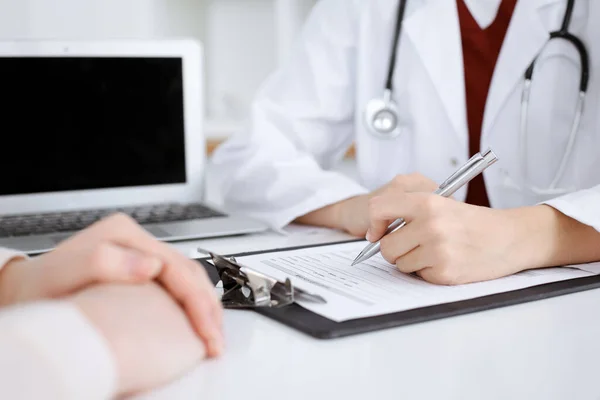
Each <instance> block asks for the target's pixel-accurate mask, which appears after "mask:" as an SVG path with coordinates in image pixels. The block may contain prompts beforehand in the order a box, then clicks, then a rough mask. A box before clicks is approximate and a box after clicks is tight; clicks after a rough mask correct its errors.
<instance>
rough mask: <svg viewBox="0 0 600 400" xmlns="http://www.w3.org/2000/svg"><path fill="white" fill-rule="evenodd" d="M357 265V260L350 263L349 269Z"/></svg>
mask: <svg viewBox="0 0 600 400" xmlns="http://www.w3.org/2000/svg"><path fill="white" fill-rule="evenodd" d="M358 263H359V260H358V259H356V260H354V261H352V264H351V265H350V266H351V267H354V266H355V265H356V264H358Z"/></svg>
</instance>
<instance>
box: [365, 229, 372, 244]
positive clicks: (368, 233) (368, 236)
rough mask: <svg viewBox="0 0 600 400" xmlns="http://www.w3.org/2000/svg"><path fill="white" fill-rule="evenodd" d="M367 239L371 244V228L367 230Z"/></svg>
mask: <svg viewBox="0 0 600 400" xmlns="http://www.w3.org/2000/svg"><path fill="white" fill-rule="evenodd" d="M366 239H367V240H368V241H369V242H372V240H371V228H369V229H367V235H366Z"/></svg>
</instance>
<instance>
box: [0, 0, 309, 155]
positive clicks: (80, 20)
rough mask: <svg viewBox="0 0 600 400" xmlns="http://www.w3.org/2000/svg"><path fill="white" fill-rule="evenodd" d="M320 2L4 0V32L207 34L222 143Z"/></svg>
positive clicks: (212, 132)
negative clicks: (312, 8) (307, 17)
mask: <svg viewBox="0 0 600 400" xmlns="http://www.w3.org/2000/svg"><path fill="white" fill-rule="evenodd" d="M315 2H316V0H0V40H2V39H10V40H13V39H44V38H48V39H106V38H108V39H114V38H126V39H130V38H136V39H137V38H142V39H146V38H163V37H192V38H195V39H197V40H200V41H201V42H202V43H203V44H204V49H205V57H204V61H205V68H206V74H205V76H204V79H205V93H204V95H205V100H206V101H205V107H206V110H205V117H206V120H205V134H206V136H207V138H208V140H209V142H212V143H213V144H217V143H218V142H219V141H221V140H222V139H223V138H225V137H227V136H228V135H230V134H231V133H232V132H233V131H235V130H236V129H237V128H238V127H239V126H240V122H241V120H242V119H243V118H245V116H246V115H247V110H248V106H249V104H250V102H251V99H252V97H253V95H254V93H255V92H256V90H257V88H258V86H259V85H260V83H261V82H262V81H263V80H264V79H265V78H266V76H267V75H268V74H269V73H270V72H271V71H272V70H273V69H274V68H275V67H276V66H277V63H278V62H279V60H281V59H282V58H283V57H285V56H286V54H287V52H288V51H289V49H290V47H291V45H292V43H293V41H294V40H295V38H296V35H297V34H298V32H299V30H300V28H301V26H302V23H303V22H304V20H305V18H306V16H307V14H308V12H309V11H310V9H311V7H312V6H313V5H314V3H315ZM199 73H200V72H199ZM209 147H210V146H209Z"/></svg>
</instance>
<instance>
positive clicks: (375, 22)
mask: <svg viewBox="0 0 600 400" xmlns="http://www.w3.org/2000/svg"><path fill="white" fill-rule="evenodd" d="M498 2H499V1H497V0H496V1H494V0H486V1H482V0H477V1H470V2H468V4H469V6H470V9H471V11H472V12H479V14H478V16H479V18H476V19H477V20H478V21H481V20H486V19H487V20H488V21H487V22H488V23H489V22H491V21H492V20H493V17H494V15H495V14H494V15H491V16H490V15H487V16H486V15H483V14H482V13H483V11H485V10H483V11H482V10H480V9H485V8H486V4H487V7H488V8H490V7H492V6H493V5H490V4H491V3H496V5H495V6H493V7H494V10H493V11H492V12H493V13H495V12H496V11H497V3H498ZM566 3H567V1H566V0H520V1H519V2H518V3H517V6H516V9H515V11H514V14H513V18H512V21H511V24H510V27H509V29H508V32H507V34H506V37H505V41H504V45H503V47H502V50H501V53H500V56H499V59H498V62H497V66H496V70H495V74H494V77H493V80H492V84H491V87H490V93H489V97H488V101H487V104H486V109H485V115H484V123H483V130H482V140H481V149H482V150H484V149H486V148H488V147H490V148H492V149H493V150H494V152H495V153H496V154H497V155H498V157H499V162H498V163H496V164H495V165H493V166H492V167H491V168H489V169H488V170H487V171H486V172H485V174H484V177H485V182H486V186H487V190H488V195H489V199H490V203H491V205H492V207H495V208H509V207H520V206H525V205H533V204H538V203H540V202H547V203H548V204H551V205H552V206H554V207H556V208H557V209H559V210H561V211H562V212H564V213H565V214H567V215H569V216H571V217H573V218H575V219H577V220H579V221H581V222H583V223H585V224H588V225H591V226H593V227H595V228H596V229H597V230H599V231H600V24H599V23H598V21H600V2H599V1H596V0H578V1H577V2H576V6H575V10H574V14H573V18H572V22H571V28H570V32H572V33H574V34H576V35H578V36H579V37H580V38H581V39H582V40H583V42H584V43H585V44H586V45H587V47H588V51H589V53H590V70H591V79H590V86H589V90H588V95H587V100H586V106H585V110H584V115H583V120H582V124H581V130H580V132H579V134H578V136H577V142H576V145H575V148H574V151H573V155H572V157H571V159H570V161H569V165H568V168H567V170H566V173H565V175H564V177H563V179H562V180H561V182H560V186H566V187H569V188H571V189H572V191H571V192H570V193H568V194H566V195H560V196H558V197H557V196H555V195H554V196H546V197H543V196H538V195H533V194H531V193H530V192H528V191H523V190H519V189H515V188H514V187H511V186H510V185H507V176H508V177H510V179H512V181H513V182H515V181H516V182H522V180H523V172H522V169H521V168H520V166H521V161H522V160H523V157H521V152H520V150H519V149H520V148H519V145H518V144H519V121H520V107H521V95H522V88H523V81H524V79H523V75H524V71H525V70H526V69H527V67H528V66H529V64H530V63H531V62H532V60H533V59H534V58H535V57H536V55H537V54H538V53H539V52H540V51H541V50H542V48H544V46H545V44H546V41H547V38H548V33H549V32H550V31H551V30H556V29H558V28H559V27H560V24H561V21H562V18H563V13H564V10H565V6H566ZM397 7H398V0H321V1H320V2H319V3H318V4H317V5H316V7H315V9H314V10H313V12H312V14H311V15H310V17H309V19H308V22H307V24H306V26H305V28H304V30H303V33H302V35H301V38H300V40H299V42H298V44H297V47H296V48H295V49H294V50H293V52H292V53H293V54H292V57H291V59H290V60H289V61H288V62H287V63H285V65H282V66H281V68H279V69H278V70H277V71H276V72H275V73H274V74H273V75H272V76H271V77H270V78H269V79H268V80H267V82H265V84H264V85H263V86H262V88H261V89H260V91H259V93H258V95H257V97H256V99H255V101H254V103H253V105H252V109H251V116H250V118H249V122H248V125H247V127H246V128H245V129H243V130H242V131H240V132H239V133H237V134H236V135H235V136H234V137H233V138H232V139H230V140H229V141H228V142H227V143H226V144H225V145H223V146H222V147H221V148H220V149H218V151H217V152H216V154H215V156H214V158H213V162H214V163H215V164H216V165H217V168H219V170H220V171H221V172H222V173H223V175H224V177H225V179H224V185H223V193H222V194H223V198H224V200H225V207H226V208H227V209H228V210H230V211H232V212H243V213H246V214H249V215H251V216H253V217H255V218H259V219H261V220H264V221H266V222H268V223H270V224H271V225H272V226H275V227H280V226H283V225H285V224H287V223H288V222H290V221H292V220H294V219H295V218H296V217H298V216H301V215H304V214H306V213H307V212H310V211H312V210H315V209H318V208H321V207H323V206H325V205H328V204H332V203H335V202H337V201H340V200H342V199H345V198H348V197H351V196H354V195H357V194H361V193H366V192H368V191H371V190H373V189H375V188H377V187H380V186H381V185H384V184H385V183H387V182H388V181H390V180H391V179H392V178H393V177H394V176H395V175H397V174H406V173H411V172H420V173H422V174H423V175H425V176H428V177H429V178H431V179H433V180H435V181H436V182H438V183H439V182H442V181H443V180H444V179H445V178H447V177H448V176H449V175H450V174H451V173H452V172H453V171H454V170H455V169H456V168H457V165H459V164H462V163H464V162H466V160H467V159H468V156H469V154H468V147H469V146H468V140H469V139H468V131H467V118H466V105H465V88H464V75H463V58H462V51H461V35H460V27H459V22H458V14H457V8H456V1H455V0H412V1H411V0H409V1H408V5H407V9H406V16H405V21H404V29H403V33H402V36H401V39H400V43H399V52H398V60H397V64H396V69H395V79H394V98H395V100H396V101H397V102H398V104H399V107H400V110H401V118H402V120H403V121H404V126H405V128H404V129H403V131H402V134H401V135H400V136H399V137H397V138H395V139H392V140H382V139H379V138H376V137H374V136H372V135H371V134H369V133H368V132H367V130H366V129H365V127H364V124H363V112H364V109H365V105H366V104H367V102H368V101H369V100H370V99H371V98H373V97H381V96H382V92H383V87H384V82H385V77H386V73H387V68H388V59H389V55H390V47H391V43H392V39H393V34H394V25H395V20H396V10H397ZM488 14H489V12H488ZM544 54H545V55H544V56H543V57H542V58H541V59H540V60H539V61H538V68H537V69H536V74H535V77H534V84H533V92H532V95H531V106H530V112H529V115H530V117H529V122H528V136H527V141H526V142H527V146H526V147H525V149H526V150H525V152H524V154H525V157H524V158H525V161H526V165H527V168H528V171H529V179H530V180H531V181H532V182H533V183H534V184H535V185H537V186H542V187H544V186H548V185H549V184H550V181H551V180H552V179H553V177H554V175H555V172H556V170H557V168H558V164H559V160H560V158H561V157H562V155H563V152H564V149H565V146H566V142H567V138H568V135H569V131H570V129H571V124H572V120H573V115H574V109H575V104H576V99H577V95H578V83H579V72H580V69H579V57H578V55H577V53H576V52H575V51H574V50H573V49H572V48H571V47H570V46H568V45H566V44H565V43H562V42H557V41H553V42H552V44H551V45H548V46H546V48H545V51H544ZM556 55H561V57H555V56H556ZM352 142H355V143H356V149H357V166H358V172H359V176H360V181H359V182H354V181H353V180H351V179H349V178H347V177H345V176H344V175H342V174H339V173H337V172H332V171H331V168H332V167H333V166H335V164H336V163H337V162H338V161H339V160H340V159H341V158H342V157H343V155H344V153H345V151H346V150H347V148H348V147H349V146H350V144H351V143H352ZM465 195H466V187H465V188H463V189H462V190H460V191H459V192H457V194H456V195H455V197H456V198H458V199H459V200H462V199H464V197H465ZM553 197H554V198H553Z"/></svg>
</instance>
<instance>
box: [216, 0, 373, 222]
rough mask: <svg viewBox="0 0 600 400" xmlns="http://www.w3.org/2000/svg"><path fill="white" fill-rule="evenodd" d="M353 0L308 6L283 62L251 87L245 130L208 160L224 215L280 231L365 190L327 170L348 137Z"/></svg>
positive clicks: (354, 30)
mask: <svg viewBox="0 0 600 400" xmlns="http://www.w3.org/2000/svg"><path fill="white" fill-rule="evenodd" d="M359 3H360V2H359V1H358V0H354V1H353V0H323V1H320V2H318V3H317V4H316V6H315V7H314V9H313V11H312V13H311V15H310V16H309V18H308V20H307V23H306V24H305V26H304V29H303V31H302V33H301V37H300V39H299V41H298V43H297V44H296V46H295V48H294V49H293V50H292V55H291V58H290V59H289V60H288V61H287V62H286V63H285V64H284V65H282V66H281V68H279V69H278V70H277V71H276V72H275V73H274V74H273V75H272V76H271V77H270V78H269V79H268V80H267V81H266V82H265V83H264V85H263V86H262V88H261V89H260V90H259V93H258V95H257V97H256V98H255V101H254V103H253V105H252V109H251V115H250V120H249V122H248V124H247V127H246V128H245V129H243V130H242V131H240V132H238V133H237V134H236V135H234V136H233V137H232V138H231V139H230V140H229V141H227V142H226V143H225V144H224V145H222V146H221V147H220V148H219V149H217V151H216V152H215V154H214V155H213V158H212V162H213V164H214V165H215V168H216V169H218V171H219V173H220V174H221V176H222V177H223V182H224V183H223V186H222V193H221V194H222V197H223V200H224V205H225V208H226V210H227V211H229V212H243V213H245V214H247V215H250V216H252V217H255V218H258V219H261V220H263V221H265V222H267V223H269V224H270V225H271V226H274V227H282V226H284V225H286V224H287V223H289V222H291V221H292V220H294V219H295V218H297V217H299V216H301V215H304V214H306V213H308V212H310V211H314V210H316V209H319V208H322V207H324V206H326V205H329V204H333V203H336V202H338V201H341V200H344V199H346V198H349V197H353V196H355V195H358V194H362V193H365V192H367V191H366V190H365V189H364V188H363V187H362V186H361V185H359V184H358V183H356V182H355V181H353V180H352V179H349V178H347V177H346V176H345V175H343V174H341V173H337V172H332V171H329V169H331V168H332V167H333V166H335V164H336V163H337V162H338V161H339V160H341V158H342V157H343V156H344V154H345V152H346V151H347V149H348V148H349V146H350V145H351V144H352V141H353V138H354V111H355V110H354V104H355V80H356V79H355V73H356V41H357V39H356V37H357V31H358V28H357V26H358V18H359V8H360V7H359V5H358V4H359Z"/></svg>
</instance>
